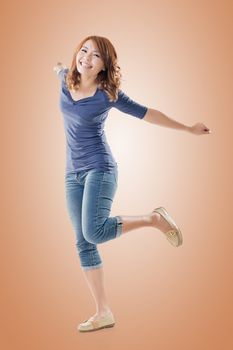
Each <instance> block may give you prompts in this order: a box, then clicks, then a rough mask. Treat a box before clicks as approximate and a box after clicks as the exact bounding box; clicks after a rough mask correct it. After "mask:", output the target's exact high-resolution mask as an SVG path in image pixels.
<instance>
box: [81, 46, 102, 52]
mask: <svg viewBox="0 0 233 350" xmlns="http://www.w3.org/2000/svg"><path fill="white" fill-rule="evenodd" d="M83 47H85V49H88V47H87V46H83ZM93 52H98V53H100V52H99V51H97V50H93Z"/></svg>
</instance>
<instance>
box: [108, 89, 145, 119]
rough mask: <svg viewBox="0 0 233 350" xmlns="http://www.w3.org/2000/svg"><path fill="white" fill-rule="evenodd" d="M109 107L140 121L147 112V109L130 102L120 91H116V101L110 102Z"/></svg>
mask: <svg viewBox="0 0 233 350" xmlns="http://www.w3.org/2000/svg"><path fill="white" fill-rule="evenodd" d="M111 107H115V108H117V109H118V110H119V111H121V112H123V113H126V114H130V115H132V116H133V117H136V118H139V119H142V118H143V117H144V116H145V114H146V112H147V110H148V107H146V106H144V105H142V104H140V103H138V102H136V101H134V100H132V99H131V98H130V97H129V96H127V95H126V94H125V93H124V92H123V91H122V90H120V89H119V90H118V99H117V101H115V102H111Z"/></svg>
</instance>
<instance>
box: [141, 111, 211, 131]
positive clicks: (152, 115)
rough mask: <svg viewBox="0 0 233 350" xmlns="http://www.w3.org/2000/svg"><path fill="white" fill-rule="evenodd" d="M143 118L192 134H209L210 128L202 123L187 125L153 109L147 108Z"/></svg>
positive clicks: (149, 121)
mask: <svg viewBox="0 0 233 350" xmlns="http://www.w3.org/2000/svg"><path fill="white" fill-rule="evenodd" d="M143 120H145V121H147V122H148V123H152V124H157V125H160V126H165V127H167V128H172V129H179V130H183V131H188V132H191V133H194V134H209V133H210V130H209V129H208V128H207V127H206V126H205V125H204V124H202V123H196V124H195V125H193V126H187V125H184V124H182V123H179V122H177V121H176V120H173V119H171V118H169V117H168V116H166V115H165V114H164V113H162V112H160V111H158V110H156V109H153V108H148V111H147V112H146V114H145V116H144V118H143Z"/></svg>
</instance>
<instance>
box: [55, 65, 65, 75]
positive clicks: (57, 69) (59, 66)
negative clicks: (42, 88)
mask: <svg viewBox="0 0 233 350" xmlns="http://www.w3.org/2000/svg"><path fill="white" fill-rule="evenodd" d="M64 68H67V67H66V66H65V65H64V64H62V63H61V62H58V63H57V64H56V66H54V67H53V70H54V72H56V73H57V74H59V72H60V71H61V70H62V69H64Z"/></svg>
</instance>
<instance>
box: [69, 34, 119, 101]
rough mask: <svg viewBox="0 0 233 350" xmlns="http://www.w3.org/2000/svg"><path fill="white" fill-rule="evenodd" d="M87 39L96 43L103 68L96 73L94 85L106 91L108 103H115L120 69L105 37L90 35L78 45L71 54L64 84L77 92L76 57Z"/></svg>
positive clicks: (110, 44) (113, 51)
mask: <svg viewBox="0 0 233 350" xmlns="http://www.w3.org/2000/svg"><path fill="white" fill-rule="evenodd" d="M89 39H91V40H93V41H94V42H95V43H96V45H97V47H98V49H99V52H100V54H101V57H102V59H103V61H104V66H105V70H104V71H103V70H101V71H100V72H99V73H98V75H97V77H96V83H97V84H98V85H99V86H100V88H101V89H103V90H105V91H106V93H107V95H108V97H109V100H110V101H116V100H117V97H118V90H119V87H120V85H121V77H122V74H121V68H120V67H119V65H118V61H117V60H118V57H117V53H116V50H115V48H114V46H113V45H112V43H111V42H110V41H109V40H108V39H107V38H105V37H102V36H96V35H90V36H87V37H86V38H85V39H83V40H82V41H81V42H80V43H79V44H78V46H77V47H76V49H75V51H74V54H73V59H72V63H71V67H70V69H69V70H68V73H67V75H66V84H67V86H68V88H69V89H70V90H71V89H73V90H75V91H78V88H79V85H80V80H81V74H80V73H79V72H78V70H77V66H76V55H77V53H78V52H79V50H81V48H82V46H83V44H84V43H85V42H86V41H87V40H89Z"/></svg>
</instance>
